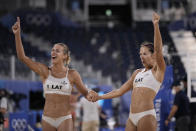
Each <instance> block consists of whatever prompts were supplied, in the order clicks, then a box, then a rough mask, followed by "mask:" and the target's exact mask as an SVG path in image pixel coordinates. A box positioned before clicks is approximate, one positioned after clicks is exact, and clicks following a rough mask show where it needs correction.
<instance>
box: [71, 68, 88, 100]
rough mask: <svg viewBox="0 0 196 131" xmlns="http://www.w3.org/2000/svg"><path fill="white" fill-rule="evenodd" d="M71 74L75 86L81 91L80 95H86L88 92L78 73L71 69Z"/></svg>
mask: <svg viewBox="0 0 196 131" xmlns="http://www.w3.org/2000/svg"><path fill="white" fill-rule="evenodd" d="M72 76H73V80H74V84H75V85H76V88H77V89H78V90H79V91H80V93H82V95H84V96H86V95H87V94H88V90H87V88H86V87H85V85H84V83H83V82H82V79H81V77H80V74H79V73H78V72H77V71H76V70H73V72H72Z"/></svg>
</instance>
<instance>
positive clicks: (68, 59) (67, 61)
mask: <svg viewBox="0 0 196 131" xmlns="http://www.w3.org/2000/svg"><path fill="white" fill-rule="evenodd" d="M56 44H57V45H60V46H62V47H63V48H64V51H63V52H64V54H67V59H66V60H65V65H66V66H68V65H69V63H70V61H71V57H70V51H69V48H68V46H67V45H66V44H64V43H56Z"/></svg>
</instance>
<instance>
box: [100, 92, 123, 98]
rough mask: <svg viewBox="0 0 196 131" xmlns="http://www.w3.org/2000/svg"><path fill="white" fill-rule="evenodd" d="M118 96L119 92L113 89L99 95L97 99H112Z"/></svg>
mask: <svg viewBox="0 0 196 131" xmlns="http://www.w3.org/2000/svg"><path fill="white" fill-rule="evenodd" d="M119 96H121V94H120V92H119V91H118V90H113V91H111V92H109V93H106V94H104V95H101V96H99V99H112V98H115V97H119Z"/></svg>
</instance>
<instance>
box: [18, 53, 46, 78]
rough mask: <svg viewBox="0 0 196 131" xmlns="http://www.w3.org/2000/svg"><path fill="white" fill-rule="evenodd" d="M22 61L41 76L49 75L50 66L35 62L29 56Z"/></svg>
mask: <svg viewBox="0 0 196 131" xmlns="http://www.w3.org/2000/svg"><path fill="white" fill-rule="evenodd" d="M22 62H23V63H25V64H26V65H27V66H28V67H29V68H30V69H31V70H32V71H34V72H35V73H37V74H39V75H40V76H41V77H44V78H46V77H47V76H48V67H47V66H46V65H44V64H42V63H39V62H35V61H33V60H32V59H30V58H29V57H27V56H25V57H24V58H23V59H22Z"/></svg>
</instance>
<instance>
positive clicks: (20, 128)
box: [11, 118, 27, 131]
mask: <svg viewBox="0 0 196 131" xmlns="http://www.w3.org/2000/svg"><path fill="white" fill-rule="evenodd" d="M11 124H12V128H14V131H24V130H25V129H26V127H27V121H26V119H24V118H22V119H12V122H11Z"/></svg>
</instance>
